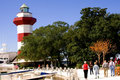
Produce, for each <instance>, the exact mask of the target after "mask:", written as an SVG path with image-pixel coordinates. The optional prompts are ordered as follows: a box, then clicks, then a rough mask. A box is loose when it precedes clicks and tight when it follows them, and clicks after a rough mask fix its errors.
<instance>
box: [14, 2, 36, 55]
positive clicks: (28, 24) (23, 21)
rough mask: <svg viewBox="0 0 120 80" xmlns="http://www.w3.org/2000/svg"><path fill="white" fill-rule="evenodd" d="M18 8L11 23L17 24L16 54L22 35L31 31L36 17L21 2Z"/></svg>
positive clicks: (26, 34)
mask: <svg viewBox="0 0 120 80" xmlns="http://www.w3.org/2000/svg"><path fill="white" fill-rule="evenodd" d="M20 10H21V12H19V13H18V14H17V17H16V18H14V20H13V23H14V24H15V25H16V26H17V36H18V54H20V48H21V46H23V44H22V43H21V41H22V40H23V37H24V36H28V35H29V34H31V33H32V25H33V24H34V23H35V22H36V19H35V18H33V17H32V13H30V12H29V7H28V6H26V5H25V4H23V5H22V6H21V7H20Z"/></svg>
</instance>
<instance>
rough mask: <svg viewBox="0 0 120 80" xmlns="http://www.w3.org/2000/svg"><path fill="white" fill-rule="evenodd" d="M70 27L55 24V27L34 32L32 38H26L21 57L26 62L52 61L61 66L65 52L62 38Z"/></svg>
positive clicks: (59, 22)
mask: <svg viewBox="0 0 120 80" xmlns="http://www.w3.org/2000/svg"><path fill="white" fill-rule="evenodd" d="M68 27H69V25H68V24H67V23H65V22H62V21H58V22H54V23H53V25H48V26H45V27H40V28H39V29H36V30H35V31H33V33H32V34H31V35H30V36H27V37H24V40H23V43H24V46H23V47H22V48H21V54H20V55H19V57H24V58H25V59H26V60H33V61H36V60H41V59H42V60H44V61H46V60H48V59H49V60H51V62H53V61H56V60H57V61H58V62H59V64H60V65H61V60H62V59H63V55H62V53H63V52H64V49H63V48H64V46H65V45H64V42H65V41H64V40H62V36H63V35H64V34H65V33H66V31H67V29H68Z"/></svg>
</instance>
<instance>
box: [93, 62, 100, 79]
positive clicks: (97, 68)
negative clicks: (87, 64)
mask: <svg viewBox="0 0 120 80" xmlns="http://www.w3.org/2000/svg"><path fill="white" fill-rule="evenodd" d="M93 69H94V73H95V79H97V78H99V66H98V65H97V63H96V62H95V63H94V66H93Z"/></svg>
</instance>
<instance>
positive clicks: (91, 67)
mask: <svg viewBox="0 0 120 80" xmlns="http://www.w3.org/2000/svg"><path fill="white" fill-rule="evenodd" d="M89 67H90V75H92V74H94V73H93V64H92V62H91V61H90V64H89Z"/></svg>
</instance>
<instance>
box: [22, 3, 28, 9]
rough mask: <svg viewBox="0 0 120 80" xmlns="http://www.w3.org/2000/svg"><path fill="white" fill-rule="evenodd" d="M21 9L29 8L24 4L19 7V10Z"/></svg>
mask: <svg viewBox="0 0 120 80" xmlns="http://www.w3.org/2000/svg"><path fill="white" fill-rule="evenodd" d="M22 8H29V7H28V6H27V5H26V4H23V5H22V6H21V7H20V9H22Z"/></svg>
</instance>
